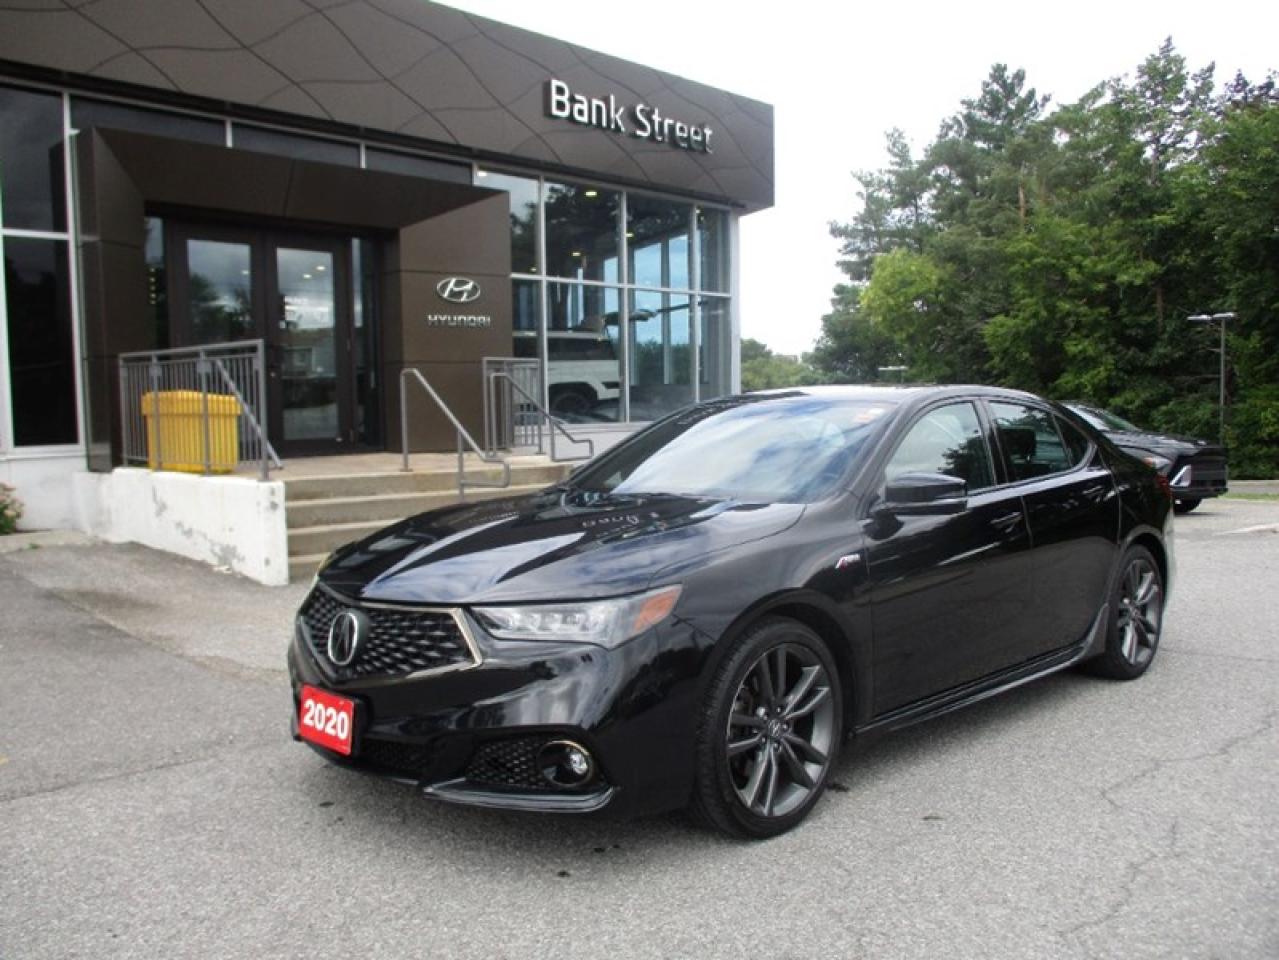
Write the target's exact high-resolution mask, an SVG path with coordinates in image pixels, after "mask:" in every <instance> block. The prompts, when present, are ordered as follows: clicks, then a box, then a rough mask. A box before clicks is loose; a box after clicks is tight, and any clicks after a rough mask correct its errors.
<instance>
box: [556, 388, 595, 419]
mask: <svg viewBox="0 0 1279 960" xmlns="http://www.w3.org/2000/svg"><path fill="white" fill-rule="evenodd" d="M594 408H595V394H594V393H593V392H592V391H591V390H590V389H588V388H586V387H564V388H563V389H560V390H556V391H555V393H554V394H552V396H551V413H553V414H555V415H556V416H560V417H575V416H582V415H584V414H587V413H590V412H591V410H593V409H594Z"/></svg>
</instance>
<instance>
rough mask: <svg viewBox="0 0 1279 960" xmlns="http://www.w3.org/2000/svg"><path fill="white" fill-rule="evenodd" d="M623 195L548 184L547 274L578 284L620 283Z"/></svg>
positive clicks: (596, 188) (592, 188) (600, 189)
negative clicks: (592, 281)
mask: <svg viewBox="0 0 1279 960" xmlns="http://www.w3.org/2000/svg"><path fill="white" fill-rule="evenodd" d="M620 206H621V194H619V193H618V192H617V191H616V190H605V189H603V188H602V187H588V186H577V185H572V184H563V183H548V184H546V202H545V216H546V272H547V273H548V274H550V275H551V276H553V277H569V278H572V279H575V280H596V281H600V282H603V283H616V282H617V281H618V269H617V268H618V249H619V245H618V235H617V219H618V216H617V215H618V210H619V209H620Z"/></svg>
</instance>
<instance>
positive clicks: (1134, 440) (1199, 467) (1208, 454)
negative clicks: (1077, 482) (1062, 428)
mask: <svg viewBox="0 0 1279 960" xmlns="http://www.w3.org/2000/svg"><path fill="white" fill-rule="evenodd" d="M1067 406H1068V407H1069V408H1070V409H1071V410H1072V411H1073V412H1075V413H1077V414H1078V415H1079V416H1080V417H1082V418H1083V419H1084V420H1085V421H1087V422H1088V423H1090V424H1092V425H1093V426H1094V427H1096V428H1097V429H1098V430H1100V431H1101V432H1102V433H1104V434H1105V435H1106V438H1107V439H1109V440H1110V441H1112V442H1113V443H1114V444H1115V446H1117V447H1118V448H1119V449H1120V450H1123V451H1125V452H1126V453H1131V454H1132V455H1133V456H1134V457H1136V458H1137V459H1138V460H1142V461H1144V462H1145V463H1148V464H1150V466H1152V467H1154V468H1155V469H1156V470H1158V471H1159V472H1160V473H1162V474H1163V475H1164V476H1165V477H1167V478H1168V483H1169V484H1170V485H1171V486H1172V495H1173V508H1174V509H1175V510H1176V511H1177V512H1178V513H1189V512H1190V511H1191V510H1193V509H1195V507H1197V506H1199V504H1200V503H1202V502H1203V501H1204V500H1206V499H1207V498H1209V497H1219V496H1221V495H1222V494H1223V493H1225V492H1226V479H1227V473H1228V469H1227V465H1226V448H1225V447H1223V446H1221V445H1219V444H1215V443H1209V442H1208V441H1207V440H1199V439H1197V438H1195V437H1173V436H1169V435H1168V434H1166V433H1156V432H1155V431H1154V430H1144V429H1142V428H1141V427H1139V426H1137V425H1136V424H1135V423H1131V422H1130V421H1128V420H1125V419H1124V418H1123V417H1120V416H1116V415H1115V414H1113V413H1111V412H1110V411H1109V410H1102V409H1101V408H1100V407H1093V406H1089V405H1087V404H1083V403H1069V404H1067Z"/></svg>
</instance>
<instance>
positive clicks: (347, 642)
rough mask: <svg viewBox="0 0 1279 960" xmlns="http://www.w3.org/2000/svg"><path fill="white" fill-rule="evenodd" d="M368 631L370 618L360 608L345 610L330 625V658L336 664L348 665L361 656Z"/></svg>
mask: <svg viewBox="0 0 1279 960" xmlns="http://www.w3.org/2000/svg"><path fill="white" fill-rule="evenodd" d="M367 633H368V620H367V618H366V617H365V616H364V614H362V613H360V611H358V610H343V611H342V612H341V613H339V614H338V615H337V616H336V617H334V618H333V623H332V624H331V625H330V626H329V646H328V654H329V659H330V660H332V661H333V664H334V666H338V667H345V666H348V665H349V664H350V663H351V661H352V660H354V659H355V658H356V657H357V656H359V653H360V648H361V647H362V646H364V636H365V634H367Z"/></svg>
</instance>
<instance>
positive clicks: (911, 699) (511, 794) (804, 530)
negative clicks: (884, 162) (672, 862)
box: [289, 387, 1173, 837]
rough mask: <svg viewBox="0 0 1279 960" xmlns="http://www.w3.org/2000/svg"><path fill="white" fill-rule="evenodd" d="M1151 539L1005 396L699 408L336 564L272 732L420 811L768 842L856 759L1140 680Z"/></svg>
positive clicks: (1041, 424)
mask: <svg viewBox="0 0 1279 960" xmlns="http://www.w3.org/2000/svg"><path fill="white" fill-rule="evenodd" d="M1172 513H1173V511H1172V497H1171V494H1170V491H1169V485H1168V482H1167V480H1166V479H1165V478H1164V477H1162V476H1161V475H1160V474H1158V473H1157V472H1156V471H1155V470H1152V469H1151V468H1150V467H1148V466H1146V465H1145V464H1143V463H1141V462H1140V461H1139V460H1137V459H1135V458H1133V457H1130V456H1128V455H1127V454H1125V453H1123V452H1121V451H1120V450H1118V449H1117V448H1116V447H1115V446H1114V445H1113V444H1111V443H1110V442H1109V441H1108V440H1106V439H1105V438H1104V437H1103V436H1102V435H1101V434H1099V433H1098V432H1097V431H1096V430H1094V429H1093V428H1092V427H1090V426H1088V425H1087V424H1086V423H1085V422H1083V421H1082V420H1080V419H1079V418H1078V417H1077V416H1076V415H1075V414H1073V413H1071V412H1070V411H1068V410H1066V409H1065V408H1063V407H1060V406H1057V405H1054V404H1050V403H1047V402H1045V401H1043V400H1040V399H1039V398H1037V397H1034V396H1031V395H1029V394H1025V393H1019V392H1014V391H1008V390H997V389H992V388H986V387H826V388H820V387H819V388H804V389H796V390H785V391H775V392H769V393H759V394H748V395H745V396H737V397H730V398H726V399H719V400H713V401H709V402H706V403H702V404H699V405H696V406H692V407H688V408H686V409H683V410H681V411H679V412H677V413H675V414H673V415H671V416H668V417H666V418H665V419H663V420H660V421H658V422H656V423H654V424H652V425H651V426H649V427H647V428H646V429H644V430H642V431H641V432H639V433H637V434H635V435H634V436H632V437H631V438H629V439H628V440H626V441H625V442H623V443H621V444H619V445H618V446H616V447H614V448H613V449H611V450H609V451H607V452H606V453H604V454H602V455H601V456H599V457H597V458H596V459H595V460H593V461H591V462H590V463H588V464H586V465H585V466H583V467H582V468H580V469H579V470H578V471H577V472H576V473H574V474H573V475H572V476H571V477H570V478H569V480H568V481H567V482H565V483H562V484H559V485H557V486H553V487H550V488H548V489H546V490H543V491H541V492H540V493H537V494H533V495H529V496H524V497H516V498H510V499H504V500H490V501H485V502H481V503H470V504H461V505H457V506H452V507H446V508H444V509H441V510H436V511H433V512H430V513H425V514H422V515H420V516H416V517H412V518H410V519H408V520H404V521H402V522H400V523H397V524H395V525H393V526H391V527H388V528H387V529H385V530H383V531H381V532H380V533H377V534H375V535H373V536H371V537H369V538H367V539H365V540H363V541H361V542H359V543H354V544H351V545H349V546H347V547H344V548H342V549H340V550H338V551H337V552H336V553H335V554H334V555H333V557H332V558H331V559H330V560H329V561H328V563H327V564H326V565H325V566H324V568H323V569H322V570H321V572H320V573H319V574H318V576H317V580H316V583H315V586H314V588H313V589H312V590H311V592H310V594H309V595H308V596H307V598H306V600H305V601H304V603H303V605H302V608H301V610H300V611H299V614H298V618H297V624H296V630H295V634H294V639H293V643H292V645H291V647H290V650H289V670H290V674H291V677H292V684H293V695H294V701H295V703H294V706H295V710H294V714H293V729H294V735H295V737H297V738H298V739H301V740H303V741H306V742H307V743H309V744H310V745H311V746H313V747H314V748H315V749H316V750H317V751H319V752H320V753H321V754H322V755H323V756H325V757H326V758H327V759H329V760H331V761H333V762H335V763H339V764H343V765H347V766H350V767H354V768H357V769H360V770H365V771H368V772H371V773H376V774H380V775H383V776H389V777H392V778H396V779H400V780H404V781H407V782H410V783H412V784H414V785H416V786H417V787H418V788H419V789H420V790H422V791H423V792H424V793H425V794H426V795H428V796H431V797H435V798H439V799H442V800H448V801H453V802H457V803H464V804H473V805H477V806H487V807H503V808H515V809H521V810H545V811H565V812H574V811H575V812H588V811H597V810H606V811H611V812H616V813H624V814H637V813H645V812H654V811H661V810H669V809H674V808H680V807H688V808H690V809H691V810H692V812H693V813H694V814H695V815H696V816H698V817H699V818H700V819H701V820H702V821H703V822H705V823H707V824H709V825H711V826H713V827H716V828H719V829H721V830H724V831H727V832H729V833H731V834H736V835H740V836H748V837H765V836H770V835H773V834H777V833H780V832H782V831H784V830H787V829H789V828H790V827H792V826H794V825H795V824H796V823H798V822H799V821H800V820H802V819H803V818H804V816H805V815H806V814H808V812H809V811H810V810H811V809H812V808H813V805H814V804H815V803H816V802H817V799H818V798H819V796H820V795H821V793H822V791H823V789H824V787H825V785H826V783H827V780H828V778H829V776H830V772H831V768H832V765H833V764H834V763H835V760H836V757H837V755H838V753H839V751H840V748H841V747H842V746H843V745H844V744H845V742H846V740H848V739H849V738H852V737H863V736H866V735H869V734H872V733H876V732H880V731H887V730H891V729H895V728H899V727H903V726H906V725H907V724H911V723H915V722H917V721H920V720H924V719H927V718H929V717H932V716H936V715H938V714H941V713H945V712H947V711H950V710H953V709H955V708H957V707H960V706H963V705H965V704H968V703H972V702H974V701H976V700H980V699H983V698H985V697H988V696H990V695H991V694H993V693H996V692H999V691H1001V690H1005V689H1008V688H1010V687H1013V686H1016V685H1018V684H1022V683H1025V682H1027V681H1029V680H1032V679H1035V678H1037V677H1041V676H1043V675H1045V674H1048V673H1052V672H1053V671H1056V670H1061V669H1064V668H1066V667H1069V666H1071V665H1073V664H1077V663H1081V662H1085V661H1086V662H1087V665H1088V666H1089V667H1090V668H1091V669H1093V670H1094V671H1095V672H1097V673H1099V674H1101V675H1103V676H1106V677H1112V678H1115V679H1120V680H1129V679H1133V678H1135V677H1138V676H1140V675H1141V674H1142V673H1143V672H1144V671H1145V670H1146V668H1147V667H1148V666H1149V665H1150V663H1151V660H1152V658H1153V657H1154V655H1155V652H1156V650H1157V648H1158V644H1159V636H1160V628H1161V620H1162V612H1163V606H1164V601H1165V598H1166V597H1167V591H1168V586H1169V583H1170V581H1171V578H1172V572H1173V552H1172V539H1171V536H1170V534H1171V523H1172Z"/></svg>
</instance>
